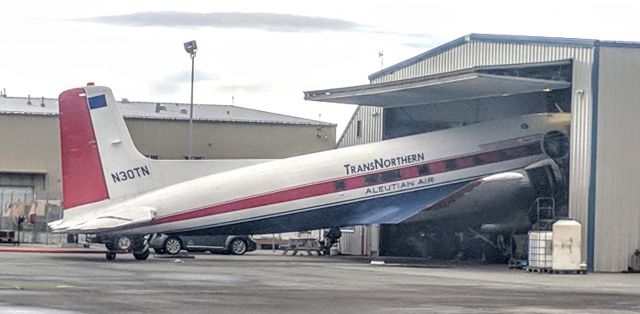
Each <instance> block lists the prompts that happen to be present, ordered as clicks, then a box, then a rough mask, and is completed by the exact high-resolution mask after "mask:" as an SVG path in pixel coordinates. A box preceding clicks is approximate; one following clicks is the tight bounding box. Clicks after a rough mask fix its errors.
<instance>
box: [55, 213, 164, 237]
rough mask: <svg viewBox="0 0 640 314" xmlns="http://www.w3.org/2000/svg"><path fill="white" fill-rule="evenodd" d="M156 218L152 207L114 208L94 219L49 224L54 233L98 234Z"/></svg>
mask: <svg viewBox="0 0 640 314" xmlns="http://www.w3.org/2000/svg"><path fill="white" fill-rule="evenodd" d="M155 216H156V210H155V209H154V208H151V207H138V208H130V207H127V208H113V209H110V210H105V211H103V212H101V213H99V214H98V215H97V216H94V217H87V218H86V219H79V220H72V221H70V222H67V223H62V221H59V222H52V223H50V224H49V226H50V227H51V229H52V230H53V231H54V232H62V231H64V232H78V233H96V232H100V231H105V230H111V229H116V228H122V227H127V226H129V225H137V224H141V223H147V222H149V221H151V220H152V219H153V218H155Z"/></svg>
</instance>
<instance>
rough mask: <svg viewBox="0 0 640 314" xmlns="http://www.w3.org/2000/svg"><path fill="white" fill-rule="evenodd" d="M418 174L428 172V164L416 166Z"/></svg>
mask: <svg viewBox="0 0 640 314" xmlns="http://www.w3.org/2000/svg"><path fill="white" fill-rule="evenodd" d="M418 174H420V175H425V174H429V165H420V166H418Z"/></svg>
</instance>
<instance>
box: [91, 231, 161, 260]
mask: <svg viewBox="0 0 640 314" xmlns="http://www.w3.org/2000/svg"><path fill="white" fill-rule="evenodd" d="M103 241H104V242H103V243H104V244H105V247H106V248H107V250H109V251H108V252H107V253H106V254H105V257H106V258H107V260H108V261H112V260H115V259H116V254H117V253H129V252H131V253H133V257H135V258H136V259H137V260H139V261H143V260H146V259H147V258H148V257H149V255H150V252H149V241H151V236H150V235H117V236H113V237H109V238H105V239H103Z"/></svg>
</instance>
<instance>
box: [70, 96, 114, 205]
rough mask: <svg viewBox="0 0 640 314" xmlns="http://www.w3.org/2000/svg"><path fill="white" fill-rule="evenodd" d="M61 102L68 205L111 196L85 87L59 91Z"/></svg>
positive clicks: (91, 201) (81, 203) (82, 203)
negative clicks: (105, 178)
mask: <svg viewBox="0 0 640 314" xmlns="http://www.w3.org/2000/svg"><path fill="white" fill-rule="evenodd" d="M59 106H60V144H61V152H62V192H63V201H64V207H65V209H68V208H72V207H76V206H79V205H84V204H87V203H93V202H97V201H101V200H104V199H107V198H109V193H108V191H107V186H106V183H105V180H104V173H103V170H102V163H101V161H100V153H99V152H98V144H97V143H96V136H95V133H94V130H93V123H92V122H91V116H90V114H89V106H88V104H87V97H86V95H85V91H84V89H82V88H75V89H71V90H68V91H65V92H63V93H62V94H60V97H59Z"/></svg>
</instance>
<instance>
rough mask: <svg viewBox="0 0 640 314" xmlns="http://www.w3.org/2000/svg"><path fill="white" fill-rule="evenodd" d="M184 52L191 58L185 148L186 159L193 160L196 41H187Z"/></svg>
mask: <svg viewBox="0 0 640 314" xmlns="http://www.w3.org/2000/svg"><path fill="white" fill-rule="evenodd" d="M184 50H186V51H187V52H188V53H189V55H190V56H191V103H190V106H189V139H188V141H187V146H188V147H189V156H188V159H189V160H191V159H193V72H194V69H195V60H196V52H197V51H198V45H196V41H195V40H192V41H188V42H186V43H184Z"/></svg>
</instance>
